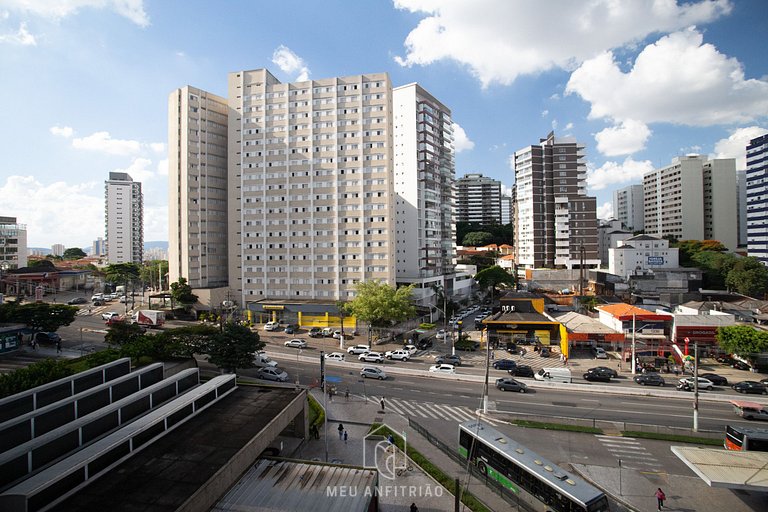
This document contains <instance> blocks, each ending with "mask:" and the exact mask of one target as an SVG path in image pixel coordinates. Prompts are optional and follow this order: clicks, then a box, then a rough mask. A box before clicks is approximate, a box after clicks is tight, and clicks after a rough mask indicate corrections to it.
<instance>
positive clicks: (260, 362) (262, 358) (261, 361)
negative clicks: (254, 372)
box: [253, 351, 277, 368]
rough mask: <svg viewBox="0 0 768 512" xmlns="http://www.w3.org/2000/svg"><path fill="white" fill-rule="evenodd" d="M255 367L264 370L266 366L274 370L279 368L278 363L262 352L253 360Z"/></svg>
mask: <svg viewBox="0 0 768 512" xmlns="http://www.w3.org/2000/svg"><path fill="white" fill-rule="evenodd" d="M253 365H254V366H256V367H257V368H262V367H265V366H270V367H272V368H275V367H276V366H277V361H273V360H272V359H270V358H269V356H268V355H267V354H266V353H264V352H263V351H262V352H258V353H257V354H256V355H255V356H254V358H253Z"/></svg>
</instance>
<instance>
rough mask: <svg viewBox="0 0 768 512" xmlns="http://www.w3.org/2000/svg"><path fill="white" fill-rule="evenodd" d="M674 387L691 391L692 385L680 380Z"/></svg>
mask: <svg viewBox="0 0 768 512" xmlns="http://www.w3.org/2000/svg"><path fill="white" fill-rule="evenodd" d="M675 388H676V389H677V390H678V391H693V386H691V385H690V384H688V383H687V382H686V383H682V382H681V383H680V384H678V385H677V386H675Z"/></svg>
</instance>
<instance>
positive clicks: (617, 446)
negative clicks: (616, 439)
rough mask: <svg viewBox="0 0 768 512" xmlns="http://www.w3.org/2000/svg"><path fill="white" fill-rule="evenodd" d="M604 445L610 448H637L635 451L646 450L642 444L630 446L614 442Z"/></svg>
mask: <svg viewBox="0 0 768 512" xmlns="http://www.w3.org/2000/svg"><path fill="white" fill-rule="evenodd" d="M603 446H605V447H606V448H608V449H609V450H635V451H638V450H639V451H645V448H644V447H642V446H630V445H626V444H612V443H605V442H604V443H603Z"/></svg>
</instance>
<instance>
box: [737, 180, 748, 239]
mask: <svg viewBox="0 0 768 512" xmlns="http://www.w3.org/2000/svg"><path fill="white" fill-rule="evenodd" d="M736 204H737V206H738V208H737V210H738V216H737V220H738V224H739V247H745V248H746V247H747V171H746V169H741V170H738V169H737V170H736Z"/></svg>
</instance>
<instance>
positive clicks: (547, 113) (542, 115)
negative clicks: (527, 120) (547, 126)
mask: <svg viewBox="0 0 768 512" xmlns="http://www.w3.org/2000/svg"><path fill="white" fill-rule="evenodd" d="M548 115H549V110H542V111H541V117H547V116H548Z"/></svg>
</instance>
